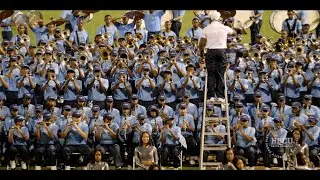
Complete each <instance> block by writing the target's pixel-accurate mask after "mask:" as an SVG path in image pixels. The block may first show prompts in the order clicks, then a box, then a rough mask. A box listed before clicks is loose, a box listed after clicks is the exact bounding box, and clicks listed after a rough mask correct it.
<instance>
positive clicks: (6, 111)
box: [0, 106, 10, 117]
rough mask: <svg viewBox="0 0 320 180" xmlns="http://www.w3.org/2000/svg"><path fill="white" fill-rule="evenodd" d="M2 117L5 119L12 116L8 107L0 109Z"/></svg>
mask: <svg viewBox="0 0 320 180" xmlns="http://www.w3.org/2000/svg"><path fill="white" fill-rule="evenodd" d="M0 116H4V117H8V116H10V109H9V108H8V107H7V106H2V107H0Z"/></svg>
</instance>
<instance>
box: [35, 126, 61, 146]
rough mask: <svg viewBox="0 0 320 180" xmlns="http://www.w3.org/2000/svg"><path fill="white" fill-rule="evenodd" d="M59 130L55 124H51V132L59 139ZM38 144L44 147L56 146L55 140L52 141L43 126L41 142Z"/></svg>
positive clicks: (41, 128)
mask: <svg viewBox="0 0 320 180" xmlns="http://www.w3.org/2000/svg"><path fill="white" fill-rule="evenodd" d="M58 129H59V127H58V126H57V125H55V124H50V126H49V130H50V131H51V132H52V134H53V135H54V137H55V138H58ZM38 143H39V144H42V145H48V144H51V145H53V144H54V140H53V139H51V137H50V136H49V133H48V131H47V130H46V128H45V127H43V126H41V127H40V140H39V141H38Z"/></svg>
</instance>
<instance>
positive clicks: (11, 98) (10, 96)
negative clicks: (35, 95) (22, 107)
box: [6, 91, 19, 107]
mask: <svg viewBox="0 0 320 180" xmlns="http://www.w3.org/2000/svg"><path fill="white" fill-rule="evenodd" d="M6 95H7V100H6V106H7V107H10V106H11V105H12V104H18V103H19V99H18V91H7V92H6Z"/></svg>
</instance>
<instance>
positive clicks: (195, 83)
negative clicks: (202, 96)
mask: <svg viewBox="0 0 320 180" xmlns="http://www.w3.org/2000/svg"><path fill="white" fill-rule="evenodd" d="M186 71H187V73H186V75H185V76H184V77H182V78H181V80H180V83H181V86H180V88H181V89H182V91H184V92H186V93H188V94H189V98H190V100H189V101H190V102H192V103H193V104H195V105H196V106H197V107H198V106H199V101H198V98H199V96H198V92H199V88H200V81H201V79H200V78H199V77H197V76H196V75H195V65H194V64H192V63H190V64H188V65H187V66H186Z"/></svg>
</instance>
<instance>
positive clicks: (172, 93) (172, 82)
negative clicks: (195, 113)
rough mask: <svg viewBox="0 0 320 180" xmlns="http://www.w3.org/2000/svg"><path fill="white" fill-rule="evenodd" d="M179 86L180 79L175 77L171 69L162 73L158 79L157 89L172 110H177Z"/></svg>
mask: <svg viewBox="0 0 320 180" xmlns="http://www.w3.org/2000/svg"><path fill="white" fill-rule="evenodd" d="M164 68H165V66H164ZM175 78H176V79H175ZM176 80H179V81H176ZM179 86H180V78H179V77H177V76H173V73H172V71H170V70H169V69H165V70H163V71H161V72H160V76H158V77H157V87H158V88H159V89H158V90H159V93H160V94H163V95H164V96H165V101H166V104H168V106H170V107H171V108H176V100H177V97H176V94H177V91H178V87H179Z"/></svg>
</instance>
